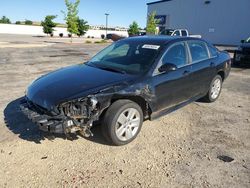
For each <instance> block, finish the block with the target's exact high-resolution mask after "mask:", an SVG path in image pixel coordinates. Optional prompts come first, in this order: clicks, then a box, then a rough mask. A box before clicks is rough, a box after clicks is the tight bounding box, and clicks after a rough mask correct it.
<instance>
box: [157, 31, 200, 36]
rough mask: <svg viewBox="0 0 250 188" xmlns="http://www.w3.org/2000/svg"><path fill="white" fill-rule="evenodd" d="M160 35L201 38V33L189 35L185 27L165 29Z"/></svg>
mask: <svg viewBox="0 0 250 188" xmlns="http://www.w3.org/2000/svg"><path fill="white" fill-rule="evenodd" d="M160 35H168V36H181V37H194V38H202V37H201V35H190V34H189V32H188V30H187V29H165V30H163V31H161V32H160Z"/></svg>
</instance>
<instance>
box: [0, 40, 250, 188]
mask: <svg viewBox="0 0 250 188" xmlns="http://www.w3.org/2000/svg"><path fill="white" fill-rule="evenodd" d="M13 38H15V39H17V38H18V37H9V36H5V35H3V36H2V35H1V36H0V41H1V42H2V44H4V45H6V43H3V42H10V41H12V42H16V43H17V42H18V43H19V44H21V45H23V46H25V41H26V42H27V41H28V42H29V43H32V44H33V43H35V44H41V45H40V46H39V45H37V46H32V47H27V46H26V47H25V48H24V47H23V46H19V47H18V48H14V47H15V46H14V47H13V46H10V48H6V46H5V47H4V48H1V49H0V85H1V88H0V111H1V114H0V166H1V167H0V187H178V188H179V187H185V188H186V187H250V107H249V106H250V69H249V68H247V67H245V68H233V69H232V72H231V75H230V77H229V78H228V80H226V82H225V83H224V89H223V92H222V95H221V98H220V99H219V100H218V101H217V102H216V103H213V104H205V103H199V102H197V103H193V104H191V105H188V106H186V107H184V108H183V109H180V110H178V111H176V112H174V113H172V114H169V115H167V116H165V117H163V118H161V119H159V120H157V121H153V122H149V121H147V122H145V123H144V126H143V128H142V131H141V134H140V135H139V136H138V138H137V139H136V140H135V141H134V142H133V143H131V144H129V145H127V146H123V147H113V146H109V145H107V143H106V142H105V140H104V138H103V137H102V135H101V134H100V126H99V127H95V128H94V134H95V136H94V137H93V138H91V139H85V138H82V137H78V138H76V139H75V140H73V141H70V140H66V139H65V138H63V137H58V136H53V135H48V134H45V133H42V132H40V131H39V130H38V129H37V127H36V126H34V125H33V124H32V123H31V122H29V120H27V118H25V117H24V116H23V115H22V113H21V112H20V111H19V108H18V102H19V100H20V97H22V96H23V95H24V91H25V89H26V87H27V86H28V85H29V84H30V83H31V82H32V80H34V79H35V78H37V77H39V76H41V75H43V74H46V73H48V72H50V71H52V70H55V69H58V68H61V67H65V66H68V65H72V64H78V63H81V62H84V61H85V60H87V59H88V58H90V57H91V56H92V55H93V54H94V53H95V52H97V51H98V50H99V49H101V48H103V47H104V45H94V44H92V45H87V44H79V43H78V44H68V43H63V42H60V41H54V42H53V41H52V42H50V43H49V44H48V42H45V39H34V38H33V37H23V38H22V37H19V38H18V41H15V40H14V39H13ZM46 40H47V39H46ZM22 41H24V42H22ZM0 45H1V44H0ZM44 45H45V46H44ZM220 156H222V157H220ZM223 156H228V157H231V158H232V159H233V161H232V162H224V161H223V160H221V159H224V158H225V157H224V158H223ZM226 159H227V158H225V159H224V160H225V161H226Z"/></svg>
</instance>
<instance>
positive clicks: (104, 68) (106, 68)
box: [98, 66, 127, 74]
mask: <svg viewBox="0 0 250 188" xmlns="http://www.w3.org/2000/svg"><path fill="white" fill-rule="evenodd" d="M98 68H100V69H103V70H107V71H111V72H118V73H121V74H127V73H126V71H123V70H119V69H115V68H113V67H104V66H98Z"/></svg>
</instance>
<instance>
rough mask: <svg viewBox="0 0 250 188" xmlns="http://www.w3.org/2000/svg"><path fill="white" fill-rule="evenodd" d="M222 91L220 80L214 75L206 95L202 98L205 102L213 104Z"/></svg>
mask: <svg viewBox="0 0 250 188" xmlns="http://www.w3.org/2000/svg"><path fill="white" fill-rule="evenodd" d="M221 90H222V78H221V76H220V75H216V76H215V77H214V79H213V80H212V82H211V84H210V88H209V91H208V93H207V95H206V96H205V97H204V98H203V100H204V101H205V102H208V103H212V102H215V101H216V100H217V99H218V98H219V97H220V94H221Z"/></svg>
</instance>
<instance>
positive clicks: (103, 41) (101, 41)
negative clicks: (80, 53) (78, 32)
mask: <svg viewBox="0 0 250 188" xmlns="http://www.w3.org/2000/svg"><path fill="white" fill-rule="evenodd" d="M106 42H107V41H106V40H100V41H95V44H104V43H106Z"/></svg>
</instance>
